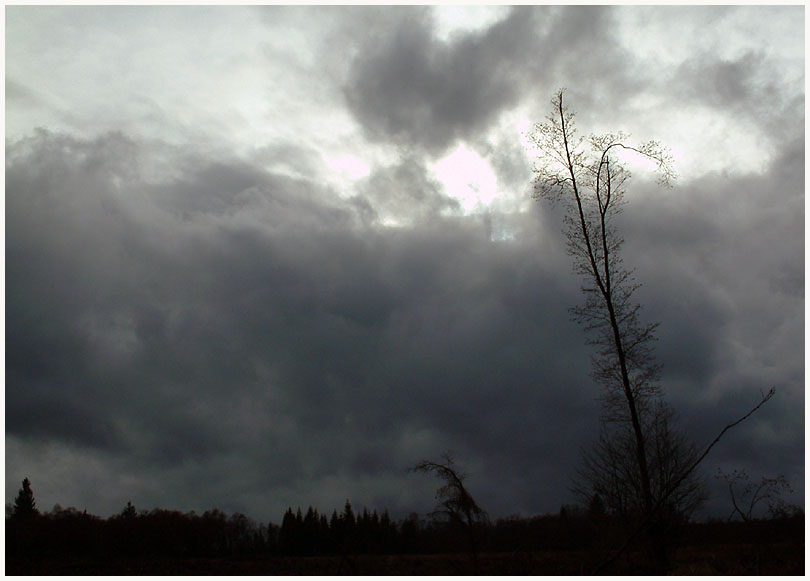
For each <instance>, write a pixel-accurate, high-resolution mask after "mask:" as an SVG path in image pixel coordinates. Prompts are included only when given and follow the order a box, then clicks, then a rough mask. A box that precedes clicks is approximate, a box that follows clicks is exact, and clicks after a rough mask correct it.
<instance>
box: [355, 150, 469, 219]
mask: <svg viewBox="0 0 810 581" xmlns="http://www.w3.org/2000/svg"><path fill="white" fill-rule="evenodd" d="M357 195H358V199H357V200H356V202H357V203H361V200H362V201H363V202H364V203H365V204H367V206H368V208H369V212H368V214H369V215H368V218H369V219H384V217H385V216H386V215H388V216H393V217H396V218H398V219H405V220H408V221H413V220H416V221H419V220H424V219H431V218H436V217H437V216H438V215H439V214H440V213H441V212H442V211H443V210H450V211H455V210H458V209H459V203H458V201H457V200H455V199H454V198H450V197H449V196H447V195H445V194H444V193H443V192H442V186H441V184H440V183H439V182H437V181H436V180H435V179H434V178H433V177H431V176H430V173H429V171H428V169H427V168H426V167H425V164H424V162H423V161H422V160H421V159H419V158H418V157H416V156H406V157H404V158H402V159H400V160H398V161H397V163H395V164H394V165H392V166H388V167H379V168H376V169H375V170H374V171H373V172H372V173H371V175H370V176H369V177H368V178H367V179H366V180H364V183H361V184H360V185H359V186H358V194H357Z"/></svg>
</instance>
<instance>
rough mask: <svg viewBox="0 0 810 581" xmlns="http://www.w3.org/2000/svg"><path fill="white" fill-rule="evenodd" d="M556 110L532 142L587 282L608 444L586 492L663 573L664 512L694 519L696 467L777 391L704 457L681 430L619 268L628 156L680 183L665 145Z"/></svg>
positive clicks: (538, 183) (539, 172)
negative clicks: (618, 517) (581, 132)
mask: <svg viewBox="0 0 810 581" xmlns="http://www.w3.org/2000/svg"><path fill="white" fill-rule="evenodd" d="M552 105H553V112H552V114H551V115H549V116H548V117H547V121H546V122H545V123H540V124H537V125H536V126H535V128H534V129H535V130H534V132H533V133H532V134H531V135H530V136H529V137H530V138H531V140H532V141H533V142H534V145H535V146H536V147H537V150H538V158H537V162H536V164H535V167H534V172H535V174H536V175H535V197H536V198H543V199H547V200H550V201H551V202H553V203H559V204H562V205H563V207H564V210H565V212H564V218H563V220H564V225H565V235H566V240H567V247H568V252H569V254H570V255H571V256H572V258H573V263H574V270H575V272H576V273H578V274H580V275H582V276H583V278H584V281H585V282H584V284H583V287H582V291H583V293H584V295H585V302H584V304H583V305H581V306H579V307H575V308H573V309H571V312H572V314H573V316H574V318H575V320H577V321H579V322H580V323H582V324H584V326H585V328H586V330H587V331H588V332H589V341H588V342H589V343H590V344H593V345H594V346H595V347H596V351H595V356H594V357H593V377H594V379H595V380H596V381H597V382H598V383H599V384H600V385H601V386H602V395H601V401H602V404H603V414H602V432H601V437H600V439H599V441H598V442H597V444H596V445H595V447H594V448H593V449H592V450H591V451H590V452H588V453H586V454H585V456H584V460H583V468H582V470H581V473H580V484H579V486H580V487H582V484H583V483H585V482H587V483H589V484H590V486H591V490H590V491H589V494H588V495H587V497H591V496H592V495H593V494H594V493H597V494H599V495H600V496H601V497H603V498H604V499H605V501H606V503H607V504H608V506H610V507H611V508H612V509H613V510H614V511H619V512H621V513H622V514H624V515H628V516H629V515H634V516H635V517H636V518H635V522H636V523H637V530H636V531H634V532H632V533H630V534H629V535H628V539H631V538H633V537H635V536H636V535H637V534H638V533H639V532H640V531H642V530H646V531H647V539H648V541H649V542H650V548H651V549H652V553H653V557H654V559H655V562H656V566H657V567H659V568H663V567H665V566H666V551H665V545H664V539H663V536H662V526H661V524H662V523H661V521H662V518H663V517H662V515H664V513H665V512H666V509H667V508H669V509H671V510H680V511H685V512H688V511H689V510H690V509H691V508H693V507H694V504H695V503H696V502H698V501H699V498H700V493H699V486H698V485H697V483H696V481H695V478H694V473H695V469H696V467H697V466H698V464H699V463H700V462H701V461H702V460H703V458H705V456H706V455H707V454H708V452H709V450H710V449H711V448H712V447H713V446H714V445H715V444H716V443H717V441H718V440H719V439H720V437H722V435H723V434H724V433H725V432H726V431H727V430H728V429H730V428H731V427H733V426H735V425H737V424H738V423H739V422H741V421H742V420H744V419H745V418H747V417H748V416H749V415H750V414H751V413H753V412H754V411H755V410H756V409H758V408H759V406H761V405H762V404H763V403H764V402H765V401H767V400H768V399H769V398H770V397H771V396H772V395H773V391H771V392H769V393H768V395H766V396H763V399H762V400H761V401H760V403H759V405H757V406H756V407H755V408H754V409H752V410H751V411H750V412H748V413H747V414H746V415H745V416H743V418H741V419H740V420H737V421H736V422H733V423H731V424H729V425H727V426H726V427H725V428H724V429H723V431H722V432H721V433H720V435H719V436H718V437H717V438H716V439H715V440H714V441H713V442H712V443H711V444H710V445H709V446H708V447H707V448H706V449H705V450H704V451H703V453H702V454H700V455H697V453H696V452H695V448H694V445H693V444H692V443H690V442H689V441H688V440H687V439H686V438H685V436H684V435H683V434H682V433H681V432H679V431H678V430H677V428H676V426H674V420H673V416H672V413H671V411H670V410H669V408H667V407H666V405H665V404H664V402H663V399H662V394H661V391H660V388H659V386H658V385H657V380H658V379H659V373H660V366H659V365H658V363H657V362H656V360H655V357H654V352H653V349H652V343H653V342H654V341H655V330H656V327H657V323H644V322H643V321H642V319H641V316H640V310H641V306H640V304H638V303H637V302H635V300H634V298H633V295H634V293H635V291H636V290H637V289H638V287H639V285H638V284H637V283H636V281H635V277H634V274H633V271H632V270H630V269H628V268H626V267H625V266H624V264H623V262H622V258H621V254H620V250H621V246H622V243H623V239H622V238H621V236H620V235H619V234H618V232H617V230H616V228H615V225H614V219H615V218H616V216H617V215H618V214H620V213H621V211H622V208H623V203H624V194H625V189H624V188H625V184H626V182H627V180H628V179H629V178H630V172H629V171H628V169H627V164H626V162H625V161H624V160H623V156H626V155H628V154H630V155H635V156H640V157H641V158H643V159H646V160H648V161H650V162H653V163H654V165H655V167H656V169H657V172H658V175H659V183H660V184H662V185H669V184H670V183H671V181H672V180H673V179H674V178H675V172H674V170H673V167H672V158H671V156H670V155H669V153H668V152H667V150H666V149H664V148H663V147H662V146H661V145H660V144H659V143H658V142H656V141H649V142H646V143H643V144H640V145H632V144H631V143H630V142H629V136H627V135H626V134H623V133H609V134H605V135H593V136H591V137H589V138H588V139H585V138H584V137H581V136H578V135H577V131H576V128H575V124H574V117H575V116H574V113H572V112H570V111H569V110H568V108H567V107H566V106H565V104H564V90H560V91H558V92H557V93H556V95H555V96H554V98H553V99H552ZM582 492H585V491H584V490H583V491H582ZM622 550H624V549H622Z"/></svg>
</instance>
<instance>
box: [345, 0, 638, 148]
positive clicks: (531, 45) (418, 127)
mask: <svg viewBox="0 0 810 581" xmlns="http://www.w3.org/2000/svg"><path fill="white" fill-rule="evenodd" d="M432 27H433V22H432V20H431V16H430V14H429V13H427V12H424V11H414V12H411V11H408V12H404V13H403V15H402V18H400V19H399V20H398V21H397V22H396V23H395V25H393V26H392V27H391V28H389V29H388V30H390V32H386V35H385V36H383V35H377V36H370V37H368V38H367V39H366V40H365V42H364V43H362V44H361V49H360V51H359V53H358V55H357V57H356V58H355V60H354V62H353V63H352V66H351V68H350V71H349V75H348V78H347V80H346V82H345V85H344V93H345V96H346V101H347V104H348V106H349V109H350V110H351V111H352V113H353V114H354V116H355V117H356V118H357V120H358V121H359V122H360V123H361V124H362V126H363V128H364V129H365V130H366V133H367V135H368V137H369V138H371V139H373V140H379V141H386V142H390V143H394V144H396V145H398V146H400V147H402V148H406V149H410V148H414V147H416V148H424V149H425V150H426V151H428V152H429V153H431V154H433V155H438V154H439V153H441V152H442V151H444V150H445V149H446V148H447V147H448V146H450V145H451V144H452V143H453V142H454V141H455V140H457V139H468V140H473V141H474V140H475V137H476V136H478V135H480V133H481V132H482V131H485V130H486V129H488V128H489V127H490V126H492V125H493V123H494V122H496V121H497V119H498V117H499V115H500V114H501V113H502V112H503V111H506V110H508V109H510V108H512V107H514V106H515V105H517V104H518V102H519V101H520V100H521V99H524V98H526V97H530V98H532V99H536V100H537V102H538V105H539V111H541V112H542V113H541V115H542V114H545V110H546V108H545V102H546V96H547V95H548V94H550V93H551V91H553V90H555V89H556V88H558V87H559V86H561V85H570V86H571V87H572V95H574V96H575V97H576V99H577V102H578V103H581V104H582V105H583V110H589V109H596V105H597V104H599V105H602V106H605V105H607V106H610V107H611V108H613V109H614V110H616V109H620V108H621V106H622V104H623V103H624V102H625V101H626V97H627V96H629V95H631V94H633V93H634V92H635V91H638V90H639V89H640V88H641V87H642V86H643V84H644V80H643V78H642V77H643V76H644V73H645V71H643V70H636V69H635V68H634V67H633V59H632V55H630V54H628V53H626V52H625V51H623V50H622V49H621V48H620V47H619V45H618V44H617V42H616V40H615V38H614V37H613V36H612V34H611V30H612V29H613V20H612V12H611V11H610V10H609V9H604V8H599V9H594V8H590V7H589V8H587V9H586V8H583V7H565V8H560V7H542V8H527V7H515V8H513V9H512V10H511V11H510V13H509V15H508V16H507V17H506V18H504V19H503V20H501V21H500V22H497V23H495V24H493V25H492V26H490V27H489V28H488V29H487V30H485V31H483V32H476V33H469V34H466V35H457V36H455V37H454V38H453V39H452V40H451V41H450V42H448V43H443V42H441V41H439V40H438V39H437V38H436V37H435V36H434V34H433V28H432ZM541 118H542V117H541Z"/></svg>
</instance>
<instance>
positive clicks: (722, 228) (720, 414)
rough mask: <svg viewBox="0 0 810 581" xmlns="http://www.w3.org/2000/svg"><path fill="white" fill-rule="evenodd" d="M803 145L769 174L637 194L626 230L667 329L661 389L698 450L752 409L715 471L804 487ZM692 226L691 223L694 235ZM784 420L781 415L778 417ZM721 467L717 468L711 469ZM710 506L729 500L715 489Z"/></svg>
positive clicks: (792, 144)
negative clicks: (760, 406) (782, 478)
mask: <svg viewBox="0 0 810 581" xmlns="http://www.w3.org/2000/svg"><path fill="white" fill-rule="evenodd" d="M803 160H804V143H803V141H788V142H787V143H784V144H783V149H782V151H780V152H778V153H777V154H776V155H775V157H774V159H773V161H772V162H771V164H770V166H769V167H768V168H767V170H766V171H765V172H764V173H762V174H759V173H743V174H738V175H734V176H727V175H725V174H710V175H707V176H704V177H703V178H701V179H700V180H697V181H694V182H692V183H689V184H684V185H683V186H682V187H676V188H675V189H673V190H667V191H661V190H658V191H655V190H652V189H651V190H650V191H648V192H645V191H643V189H644V186H643V185H642V186H641V188H642V191H641V192H638V193H636V194H635V195H634V197H633V199H632V203H631V205H630V206H629V208H630V209H628V213H631V214H630V215H629V216H624V219H623V222H622V224H621V227H622V231H623V232H624V234H625V238H626V240H627V244H626V248H625V258H626V260H627V261H628V263H629V264H633V265H634V266H636V267H637V275H638V277H639V279H640V281H641V282H643V283H644V287H643V288H642V289H641V290H640V291H639V295H638V296H639V299H640V300H641V302H642V303H643V304H644V308H645V315H646V316H647V317H648V318H649V320H652V321H660V322H661V327H660V329H659V332H658V336H659V342H658V343H657V345H656V349H657V353H658V358H659V360H660V361H661V362H662V363H663V364H664V371H663V376H662V385H663V386H664V388H665V390H666V394H667V396H668V398H669V400H670V401H671V402H673V404H674V405H675V407H676V409H678V411H679V412H680V414H681V419H682V422H683V423H684V425H685V426H687V428H688V429H689V433H690V436H691V437H692V438H694V439H695V441H696V442H697V443H698V444H705V443H708V442H709V441H710V440H711V439H712V438H713V437H714V436H715V435H716V434H717V433H718V432H719V431H720V429H722V428H723V427H724V426H725V425H726V423H728V422H730V421H732V420H734V419H736V418H737V417H739V416H740V415H742V414H743V413H744V412H745V411H746V409H747V408H750V407H751V406H752V405H754V404H755V403H756V402H757V401H758V398H759V396H760V394H761V393H764V392H766V391H767V390H768V389H770V388H771V387H775V388H776V390H777V397H776V398H775V399H773V400H772V401H771V402H769V403H768V404H767V408H768V409H767V411H763V412H761V413H759V414H758V415H757V416H756V417H755V418H753V419H752V420H750V422H749V424H748V425H744V426H742V427H740V428H737V430H736V432H735V433H734V435H733V436H729V437H728V442H723V443H722V444H721V445H720V446H719V447H718V449H716V450H715V451H714V452H713V454H712V456H711V458H710V462H709V463H708V464H707V469H709V468H711V467H713V466H718V465H721V466H725V467H729V466H731V467H736V468H745V469H747V470H749V471H761V472H763V473H765V474H771V475H774V474H785V475H787V476H788V478H789V480H790V481H791V482H793V483H794V485H795V486H796V489H797V490H800V489H801V488H803V486H804V464H803V458H804V455H803V453H802V451H803V438H802V437H801V435H802V434H803V430H804V416H803V412H802V410H804V361H803V352H804V350H803V345H804V324H803V321H804V320H803V313H804V237H803V234H802V232H803V223H804V210H803V208H804V185H803V184H804V165H803ZM687 225H688V227H687ZM777 418H780V419H777ZM712 470H713V468H712ZM714 492H715V496H714V502H717V500H718V498H723V496H724V494H723V492H722V491H721V490H718V489H716V487H715V490H714Z"/></svg>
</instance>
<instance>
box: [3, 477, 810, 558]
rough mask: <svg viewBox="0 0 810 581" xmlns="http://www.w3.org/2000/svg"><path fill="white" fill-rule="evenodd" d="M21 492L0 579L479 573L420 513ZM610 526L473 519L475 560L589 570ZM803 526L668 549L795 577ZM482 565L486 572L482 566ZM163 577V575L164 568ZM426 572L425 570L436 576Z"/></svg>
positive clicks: (457, 539)
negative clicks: (265, 517)
mask: <svg viewBox="0 0 810 581" xmlns="http://www.w3.org/2000/svg"><path fill="white" fill-rule="evenodd" d="M24 490H27V491H28V492H27V493H23V491H21V495H20V496H18V498H17V499H16V500H15V504H14V505H13V506H12V505H8V506H7V509H6V573H7V574H81V573H84V572H90V573H93V572H95V573H115V572H120V573H125V572H127V571H135V572H137V571H139V569H138V568H137V566H136V567H135V568H134V569H132V568H131V565H122V563H130V564H133V563H136V564H142V563H144V562H154V561H160V560H162V562H163V563H166V562H171V563H189V562H193V560H195V559H197V560H201V559H202V560H208V561H207V562H213V561H211V560H216V559H220V560H223V559H224V560H229V559H231V560H240V561H242V562H247V561H250V562H253V563H256V562H264V563H265V564H267V563H270V562H272V560H273V559H277V560H278V559H282V558H293V560H296V561H298V562H313V559H300V558H311V557H332V560H331V561H324V563H326V562H328V563H329V569H328V570H327V571H326V573H328V574H341V573H351V574H366V573H367V572H368V571H360V572H359V573H358V571H357V569H356V567H357V566H358V565H357V560H358V559H361V558H366V559H368V558H370V557H368V556H373V555H399V556H407V555H413V556H416V555H423V556H424V555H460V556H461V557H459V558H458V559H457V560H456V561H455V562H456V565H455V571H453V570H450V571H449V572H450V573H452V572H456V573H461V574H464V573H473V572H479V570H478V566H479V564H478V562H477V561H476V562H475V563H473V562H472V561H471V560H470V559H469V558H468V557H469V545H468V543H467V538H468V535H467V533H468V532H469V531H466V530H465V529H464V527H463V526H462V525H461V524H459V523H458V522H454V521H447V520H443V519H440V518H426V519H425V518H420V516H419V515H417V514H416V513H412V514H411V515H409V516H408V517H406V518H403V519H400V520H397V521H394V520H393V519H392V518H391V517H390V516H389V513H388V511H387V510H384V511H382V513H379V512H378V511H377V510H371V511H369V510H368V509H367V508H363V509H362V510H355V508H354V507H353V506H352V505H351V503H350V502H349V501H348V500H347V501H346V503H345V506H344V507H343V509H342V510H341V511H340V512H338V511H337V510H332V512H331V513H330V514H328V516H327V514H326V513H320V512H319V511H318V510H317V509H316V508H314V507H311V506H310V507H308V508H307V509H306V510H302V509H301V508H296V509H295V510H293V509H292V508H289V509H288V510H287V511H286V512H285V513H284V515H283V516H282V518H281V524H280V525H277V524H274V523H272V522H270V523H267V524H264V523H257V522H255V521H254V520H252V519H250V518H248V517H247V516H245V515H244V514H240V513H235V514H231V515H230V516H229V515H227V514H226V513H224V512H222V511H221V510H218V509H212V510H208V511H205V512H204V513H203V514H197V513H195V512H193V511H192V512H187V513H183V512H180V511H177V510H165V509H159V508H155V509H153V510H149V511H138V510H137V509H136V507H135V506H133V505H132V504H131V503H127V505H126V506H125V507H124V508H123V510H122V511H121V512H120V513H119V514H116V515H114V516H111V517H109V518H106V519H104V518H100V517H98V516H95V515H92V514H89V513H87V512H86V511H80V510H77V509H75V508H61V507H60V506H59V505H57V506H55V507H54V508H53V509H52V510H51V511H48V512H44V513H40V511H39V510H38V509H37V508H36V505H35V501H34V498H33V492H31V490H30V483H29V484H28V485H24ZM617 526H618V525H617ZM612 529H613V525H612V523H611V517H610V516H609V515H608V514H606V513H605V512H604V511H603V510H602V507H601V506H599V504H598V503H594V504H592V505H591V506H590V507H588V508H582V507H578V506H563V507H561V509H560V511H559V513H557V514H548V515H542V516H533V517H519V516H513V517H508V518H499V519H497V520H494V521H491V522H490V521H486V522H481V523H478V524H477V525H476V531H475V534H476V538H477V540H478V546H477V549H476V550H477V552H478V553H480V555H481V556H482V557H483V556H485V555H487V554H490V555H493V554H499V555H501V557H500V558H501V561H502V562H501V564H500V565H498V569H497V571H496V573H497V572H501V573H507V574H508V573H519V574H532V573H554V572H555V571H548V570H541V571H538V569H537V568H536V565H537V561H536V557H531V558H529V556H530V555H537V554H538V553H543V554H549V555H550V554H556V555H565V554H570V555H572V556H573V555H579V556H578V557H576V558H574V557H571V558H572V559H574V561H572V563H573V564H571V563H569V564H568V565H567V567H568V570H566V571H560V570H557V571H556V572H566V573H575V574H576V573H587V572H588V570H589V569H590V568H592V567H594V566H596V565H597V564H598V562H599V559H600V558H602V557H604V556H605V555H607V554H608V553H609V551H610V550H611V539H613V538H615V537H616V536H617V535H615V534H612V533H611V530H612ZM617 530H618V529H617ZM803 531H804V514H803V513H801V512H793V513H784V514H780V515H771V518H769V519H767V520H751V521H747V522H732V523H729V522H720V521H715V522H707V523H689V522H684V523H682V526H681V527H679V528H678V529H677V530H674V531H673V532H672V534H673V535H675V536H677V538H672V539H671V541H672V545H673V546H685V545H691V546H694V545H699V546H706V545H712V546H718V547H722V546H729V545H735V546H739V547H742V550H743V553H742V554H743V556H735V557H733V558H731V560H732V561H734V562H735V563H737V566H738V569H737V570H736V572H738V573H748V574H756V573H757V572H758V569H761V568H762V566H763V563H764V562H765V561H764V560H763V559H765V560H767V559H766V558H767V557H768V556H769V555H770V558H771V560H772V561H773V562H774V563H775V562H776V561H779V562H780V563H781V566H782V567H785V566H789V567H793V569H790V570H793V571H794V572H799V573H800V572H802V571H803V570H804V559H803V546H804V545H803V539H804V536H803V535H804V533H803ZM780 542H787V543H788V544H790V546H791V547H793V545H795V547H793V548H794V549H795V551H793V552H792V553H790V555H793V556H792V557H791V558H792V559H793V561H791V563H792V564H790V565H788V564H787V561H786V559H785V556H784V555H783V553H779V552H778V551H777V552H773V551H772V550H771V551H770V552H769V547H771V548H772V547H775V546H777V545H779V543H780ZM752 547H754V548H755V549H756V550H752V549H751V548H752ZM791 550H793V549H791ZM799 550H800V551H801V552H796V551H799ZM794 553H795V554H794ZM361 556H364V557H361ZM474 557H475V555H474ZM403 558H404V557H403ZM527 559H529V560H528V561H527ZM746 559H747V560H746ZM288 560H289V559H288ZM481 562H482V563H484V565H482V567H484V566H485V564H486V560H485V559H482V561H481ZM527 563H529V564H527ZM531 563H534V565H531ZM105 564H106V565H105ZM516 564H520V565H519V566H518V565H516ZM105 566H106V567H109V568H104V567H105ZM320 566H326V565H323V563H322V564H321V565H320ZM88 567H89V569H88ZM516 567H517V568H516ZM532 567H535V568H532ZM560 567H561V565H560ZM619 567H621V564H619ZM99 568H100V569H99ZM766 569H767V570H774V569H773V568H772V567H766ZM482 570H483V569H482ZM611 570H613V571H617V570H623V569H621V568H620V569H615V568H614V569H611ZM150 571H151V572H155V571H154V570H150ZM158 571H166V568H165V565H163V566H162V568H160V569H158ZM271 571H272V568H271ZM307 571H308V570H307V569H306V568H305V569H304V571H302V572H307ZM179 572H182V573H186V574H187V573H189V570H186V569H182V568H181V569H180V570H179ZM309 572H313V571H309ZM318 572H320V573H323V572H324V571H318ZM409 572H410V573H413V570H409ZM783 572H789V571H783ZM374 573H375V574H379V573H381V571H379V570H375V571H374ZM382 573H383V574H385V571H382ZM169 574H171V573H170V571H169ZM293 574H294V573H293ZM307 574H309V573H307ZM425 574H432V573H431V570H427V571H425Z"/></svg>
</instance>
